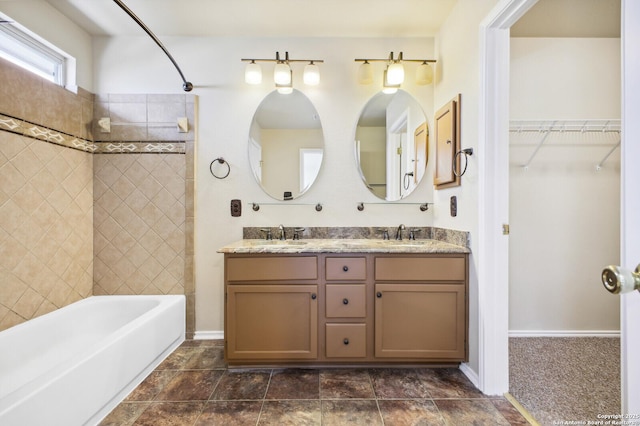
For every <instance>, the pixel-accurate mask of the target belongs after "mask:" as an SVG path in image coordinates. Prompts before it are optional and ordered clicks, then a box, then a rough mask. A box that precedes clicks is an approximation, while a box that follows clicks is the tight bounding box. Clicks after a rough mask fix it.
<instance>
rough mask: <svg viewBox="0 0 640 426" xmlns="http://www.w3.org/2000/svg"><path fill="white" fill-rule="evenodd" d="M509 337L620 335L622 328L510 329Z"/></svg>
mask: <svg viewBox="0 0 640 426" xmlns="http://www.w3.org/2000/svg"><path fill="white" fill-rule="evenodd" d="M509 337H618V338H619V337H620V330H509Z"/></svg>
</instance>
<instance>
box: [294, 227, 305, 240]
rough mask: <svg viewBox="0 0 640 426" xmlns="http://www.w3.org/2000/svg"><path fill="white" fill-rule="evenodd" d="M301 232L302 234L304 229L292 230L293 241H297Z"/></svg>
mask: <svg viewBox="0 0 640 426" xmlns="http://www.w3.org/2000/svg"><path fill="white" fill-rule="evenodd" d="M301 232H304V228H293V239H294V240H299V239H300V233H301Z"/></svg>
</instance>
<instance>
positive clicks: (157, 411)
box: [101, 340, 529, 426]
mask: <svg viewBox="0 0 640 426" xmlns="http://www.w3.org/2000/svg"><path fill="white" fill-rule="evenodd" d="M223 352H224V347H223V342H222V341H215V340H198V341H193V340H188V341H185V342H184V343H183V344H182V346H180V347H179V348H178V349H177V350H176V351H175V352H174V353H173V354H171V355H170V356H169V357H168V358H167V359H166V360H165V362H163V363H162V364H161V365H159V366H158V367H157V368H156V369H155V371H154V372H153V373H151V374H150V375H149V377H148V378H147V379H146V380H145V381H144V382H143V383H142V384H141V385H140V386H138V387H137V388H136V389H135V390H134V391H133V392H132V393H131V394H130V395H129V396H128V397H127V399H126V400H125V401H123V402H122V403H121V404H120V405H119V406H118V407H116V408H115V409H114V410H113V411H112V412H111V414H109V416H107V418H106V419H104V420H103V422H102V423H101V425H102V426H107V425H108V426H116V425H117V426H122V425H133V424H136V425H154V426H155V425H172V426H177V425H196V426H204V425H366V426H369V425H383V424H385V425H423V424H424V425H427V424H429V425H440V426H448V425H451V426H459V425H470V424H486V425H516V426H517V425H528V424H529V423H528V422H527V420H526V419H525V418H524V417H522V415H521V414H520V413H519V412H518V411H517V410H516V409H515V408H514V407H513V406H512V405H511V404H510V403H509V401H507V400H506V399H505V398H502V397H499V398H493V397H492V398H488V397H486V396H484V395H483V394H482V393H481V392H480V391H478V390H477V389H476V388H474V387H473V385H472V384H471V382H469V380H468V379H467V378H466V377H465V376H464V374H462V373H461V372H460V370H458V369H455V368H442V369H429V368H417V369H401V368H397V369H367V368H361V369H313V370H311V369H257V370H248V371H247V370H242V371H234V370H229V369H227V366H226V364H225V363H224V357H223Z"/></svg>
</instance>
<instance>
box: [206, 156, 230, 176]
mask: <svg viewBox="0 0 640 426" xmlns="http://www.w3.org/2000/svg"><path fill="white" fill-rule="evenodd" d="M216 161H217V162H218V163H220V164H226V165H227V173H225V175H224V176H218V175H216V174H215V173H214V171H213V163H215V162H216ZM209 171H210V172H211V174H212V175H213V177H214V178H216V179H224V178H226V177H227V176H229V173H231V166H230V165H229V162H228V161H226V160H225V159H224V158H222V157H218V158H216V159H215V160H213V161H212V162H211V164H209Z"/></svg>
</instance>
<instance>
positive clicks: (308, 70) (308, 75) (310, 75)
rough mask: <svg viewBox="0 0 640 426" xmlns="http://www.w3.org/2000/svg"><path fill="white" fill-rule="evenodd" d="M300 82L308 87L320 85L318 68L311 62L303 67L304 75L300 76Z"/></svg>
mask: <svg viewBox="0 0 640 426" xmlns="http://www.w3.org/2000/svg"><path fill="white" fill-rule="evenodd" d="M302 81H304V84H306V85H308V86H317V85H318V84H320V68H318V66H317V65H316V64H314V63H313V61H311V62H309V64H308V65H307V66H305V67H304V74H303V75H302Z"/></svg>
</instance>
